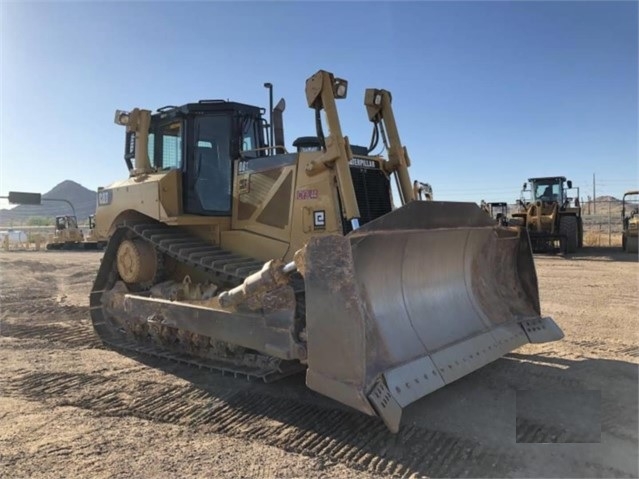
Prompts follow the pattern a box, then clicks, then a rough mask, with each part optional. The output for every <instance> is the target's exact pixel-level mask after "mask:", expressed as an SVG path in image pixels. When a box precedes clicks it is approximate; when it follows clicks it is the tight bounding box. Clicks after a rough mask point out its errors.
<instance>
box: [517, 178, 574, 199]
mask: <svg viewBox="0 0 639 479" xmlns="http://www.w3.org/2000/svg"><path fill="white" fill-rule="evenodd" d="M565 182H566V178H565V177H563V176H555V177H546V178H529V179H528V183H529V184H530V193H531V196H532V201H533V202H535V201H541V202H543V203H559V204H560V205H562V204H563V203H564V183H565ZM571 186H572V185H569V188H570V187H571ZM525 187H526V185H524V191H525V189H526V188H525Z"/></svg>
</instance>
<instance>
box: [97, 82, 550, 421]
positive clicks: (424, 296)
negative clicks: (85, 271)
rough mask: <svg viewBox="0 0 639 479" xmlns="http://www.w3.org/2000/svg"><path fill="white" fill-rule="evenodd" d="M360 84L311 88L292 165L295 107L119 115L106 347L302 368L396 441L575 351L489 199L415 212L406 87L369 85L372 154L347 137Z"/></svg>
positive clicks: (103, 304) (276, 372)
mask: <svg viewBox="0 0 639 479" xmlns="http://www.w3.org/2000/svg"><path fill="white" fill-rule="evenodd" d="M347 89H348V82H347V81H346V80H345V79H342V78H338V77H336V76H335V75H334V74H333V73H331V72H328V71H325V70H319V71H317V72H316V73H315V74H313V75H312V76H310V77H309V78H308V79H307V80H306V88H305V93H306V100H307V104H308V107H309V108H310V109H311V110H312V111H313V112H314V116H315V133H316V135H315V136H313V137H304V138H301V139H298V140H296V141H295V142H294V143H293V145H294V146H296V148H297V149H296V151H291V152H289V151H288V150H287V149H286V147H285V142H284V130H283V111H284V108H285V102H284V99H282V100H280V101H279V103H278V104H277V105H276V106H275V107H270V106H269V109H268V110H269V120H268V121H267V119H266V118H265V116H266V111H267V110H266V109H265V108H261V107H258V106H253V105H248V104H245V103H239V102H235V101H226V100H199V101H197V102H193V103H188V104H184V105H181V106H166V107H162V108H159V109H158V110H156V111H155V112H153V111H151V110H146V109H142V108H137V107H136V108H133V109H131V110H126V111H125V110H117V111H116V115H115V123H116V124H118V125H121V126H124V127H125V130H126V134H125V145H126V146H125V158H124V159H125V162H126V166H127V168H128V172H129V175H128V177H127V178H126V179H123V180H121V181H117V182H115V183H113V184H111V185H108V186H105V187H100V188H99V189H98V207H97V210H96V220H97V229H98V233H99V234H101V235H103V236H104V237H106V238H108V244H107V247H106V249H105V252H104V256H103V258H102V261H101V265H100V267H99V270H98V272H97V276H96V278H95V281H94V284H93V287H92V291H91V293H90V308H91V318H92V322H93V326H94V328H95V330H96V332H97V334H98V335H99V336H100V337H101V338H102V340H103V341H104V342H105V343H106V344H107V345H109V346H110V347H112V348H114V349H116V350H119V351H121V352H122V353H124V354H128V353H134V354H138V353H143V354H148V355H153V356H157V357H162V358H168V359H173V360H176V361H180V362H183V363H188V364H192V365H194V366H196V367H200V368H207V369H209V370H211V371H217V372H224V373H228V374H231V375H234V376H237V377H243V378H248V379H252V380H259V381H266V382H274V381H277V380H278V379H280V378H283V377H285V376H288V375H291V374H297V373H304V374H305V380H306V385H307V386H308V388H310V389H311V390H314V391H316V392H317V393H319V394H322V395H324V396H327V397H329V398H332V399H334V400H335V401H337V402H339V403H341V404H343V405H345V406H347V407H350V408H352V409H353V410H357V411H360V412H361V413H364V414H368V415H371V416H377V417H378V418H380V419H381V420H382V421H383V422H384V423H385V425H386V426H387V428H388V429H389V430H390V431H392V432H397V431H398V430H399V426H400V420H401V413H402V409H403V408H405V407H406V406H407V405H408V404H410V403H412V402H414V401H416V400H418V399H420V398H422V397H424V396H426V395H427V394H429V393H432V392H433V391H435V390H437V389H439V388H442V387H443V386H445V385H446V384H449V383H451V382H453V381H455V380H457V379H459V378H461V377H463V376H465V375H467V374H469V373H471V372H472V371H474V370H476V369H478V368H480V367H482V366H484V365H486V364H488V363H489V362H491V361H494V360H496V359H498V358H499V357H501V356H503V355H504V354H506V353H508V352H510V351H512V350H514V349H516V348H518V347H519V346H522V345H524V344H527V343H531V342H532V343H543V342H548V341H555V340H559V339H561V338H562V337H563V333H562V331H561V329H560V328H559V326H558V325H557V324H556V323H555V322H554V320H553V319H552V318H550V317H546V316H542V315H541V311H540V303H539V293H538V286H537V277H536V271H535V266H534V263H533V257H532V253H531V248H530V243H529V239H528V236H527V235H526V234H522V232H521V230H520V229H518V228H505V227H500V226H499V225H495V224H494V222H493V221H492V220H490V218H488V217H487V216H486V215H485V214H484V213H483V212H482V211H481V210H480V209H479V207H478V206H477V205H476V204H474V203H464V202H441V201H421V200H416V199H415V198H414V197H413V194H414V192H413V189H412V186H413V184H412V183H411V178H410V175H409V167H410V164H411V160H410V158H409V155H408V151H407V149H406V147H405V146H403V145H402V143H401V140H400V136H399V131H398V128H397V124H396V122H395V118H394V114H393V109H392V98H391V93H390V92H389V91H388V90H384V89H378V88H369V89H367V90H366V91H365V95H364V105H365V108H366V112H367V115H368V119H369V120H370V122H371V123H372V130H373V134H372V138H371V142H370V145H369V146H368V147H366V146H357V145H355V144H351V142H350V139H349V138H348V136H346V135H344V134H343V133H342V129H341V125H340V120H339V116H338V111H337V100H342V99H345V98H346V96H347ZM271 104H272V103H271ZM267 130H268V131H270V133H271V135H270V136H271V138H272V141H271V140H267V137H268V135H267ZM380 140H381V141H382V142H383V145H384V148H385V151H386V152H387V157H383V156H379V155H372V154H371V151H373V149H374V148H376V146H377V145H378V143H379V141H380ZM392 181H395V184H396V188H397V192H396V193H397V195H398V198H399V202H400V203H401V204H400V205H397V206H396V205H395V203H396V201H395V198H394V194H393V190H392Z"/></svg>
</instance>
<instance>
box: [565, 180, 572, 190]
mask: <svg viewBox="0 0 639 479" xmlns="http://www.w3.org/2000/svg"><path fill="white" fill-rule="evenodd" d="M566 183H568V188H572V181H570V180H568V181H567V182H566Z"/></svg>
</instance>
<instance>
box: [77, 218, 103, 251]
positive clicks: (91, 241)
mask: <svg viewBox="0 0 639 479" xmlns="http://www.w3.org/2000/svg"><path fill="white" fill-rule="evenodd" d="M88 219H89V234H87V235H86V237H85V239H84V241H83V242H82V246H83V247H84V249H104V248H105V247H106V244H107V240H106V238H103V237H102V236H100V234H99V233H98V231H97V230H96V227H95V215H94V214H93V215H89V218H88Z"/></svg>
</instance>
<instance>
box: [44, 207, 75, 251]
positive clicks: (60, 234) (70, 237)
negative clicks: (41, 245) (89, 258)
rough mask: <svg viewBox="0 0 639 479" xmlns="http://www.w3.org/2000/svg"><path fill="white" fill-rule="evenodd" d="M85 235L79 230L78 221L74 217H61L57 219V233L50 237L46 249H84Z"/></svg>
mask: <svg viewBox="0 0 639 479" xmlns="http://www.w3.org/2000/svg"><path fill="white" fill-rule="evenodd" d="M83 241H84V234H83V233H82V230H81V229H80V228H78V220H77V218H76V217H75V216H72V215H60V216H56V217H55V232H54V233H52V234H50V235H49V238H48V239H47V246H46V249H48V250H61V249H65V250H68V249H79V248H81V247H82V242H83Z"/></svg>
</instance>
